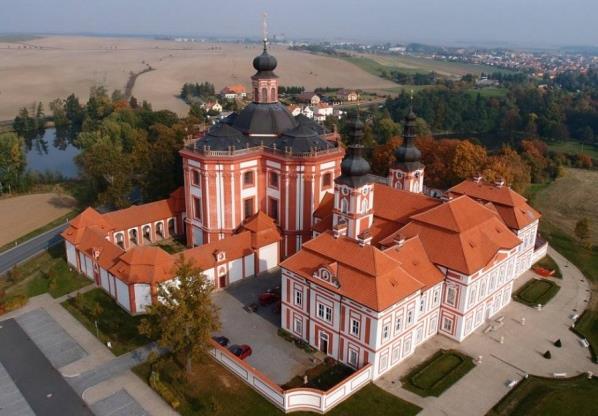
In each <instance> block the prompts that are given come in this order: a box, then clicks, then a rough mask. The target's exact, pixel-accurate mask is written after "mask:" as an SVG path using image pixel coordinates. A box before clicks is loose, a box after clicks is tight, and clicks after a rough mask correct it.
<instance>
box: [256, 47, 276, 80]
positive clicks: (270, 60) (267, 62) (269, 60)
mask: <svg viewBox="0 0 598 416" xmlns="http://www.w3.org/2000/svg"><path fill="white" fill-rule="evenodd" d="M277 65H278V62H277V61H276V58H275V57H273V56H272V55H270V54H269V53H268V48H267V46H266V41H264V51H263V52H262V54H261V55H258V56H256V57H255V58H253V67H254V68H255V70H256V71H257V72H258V73H271V72H272V71H274V70H275V69H276V66H277Z"/></svg>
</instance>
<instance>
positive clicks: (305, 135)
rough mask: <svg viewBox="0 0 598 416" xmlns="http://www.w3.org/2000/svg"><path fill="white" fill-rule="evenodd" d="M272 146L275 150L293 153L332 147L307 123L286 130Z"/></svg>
mask: <svg viewBox="0 0 598 416" xmlns="http://www.w3.org/2000/svg"><path fill="white" fill-rule="evenodd" d="M273 145H274V146H276V149H279V150H282V151H291V152H293V153H308V152H313V151H317V152H319V151H322V150H327V149H330V148H332V147H334V146H333V145H332V144H331V143H329V142H327V141H326V140H324V139H323V138H321V137H320V135H319V134H318V132H317V131H315V130H314V129H313V128H312V127H311V126H310V125H308V124H307V123H299V125H298V126H297V127H295V128H293V129H290V130H287V131H286V132H285V133H284V134H283V135H282V136H280V137H279V138H278V139H276V140H275V141H274V143H273Z"/></svg>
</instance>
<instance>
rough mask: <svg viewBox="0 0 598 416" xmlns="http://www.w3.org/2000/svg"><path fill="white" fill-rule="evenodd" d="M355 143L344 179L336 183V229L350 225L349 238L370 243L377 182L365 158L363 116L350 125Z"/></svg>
mask: <svg viewBox="0 0 598 416" xmlns="http://www.w3.org/2000/svg"><path fill="white" fill-rule="evenodd" d="M349 123H350V124H349V139H350V141H351V144H350V145H349V147H348V152H347V155H346V156H345V158H344V159H343V161H342V163H341V176H339V177H337V178H336V179H335V180H334V208H333V220H332V225H333V227H334V226H337V225H339V226H346V233H347V236H348V237H350V238H353V239H355V240H358V241H360V243H362V242H365V243H369V240H371V238H370V239H369V240H368V236H367V231H368V229H369V228H370V227H371V225H372V223H373V221H374V211H373V207H374V182H373V181H372V179H371V177H370V175H369V173H370V164H369V163H368V161H367V160H365V159H364V157H363V149H364V146H363V144H362V142H361V140H362V138H363V122H362V121H361V120H360V118H359V114H357V116H356V117H355V119H353V120H351V121H350V122H349Z"/></svg>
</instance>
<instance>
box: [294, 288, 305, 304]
mask: <svg viewBox="0 0 598 416" xmlns="http://www.w3.org/2000/svg"><path fill="white" fill-rule="evenodd" d="M295 305H297V306H303V292H302V291H301V290H297V289H295Z"/></svg>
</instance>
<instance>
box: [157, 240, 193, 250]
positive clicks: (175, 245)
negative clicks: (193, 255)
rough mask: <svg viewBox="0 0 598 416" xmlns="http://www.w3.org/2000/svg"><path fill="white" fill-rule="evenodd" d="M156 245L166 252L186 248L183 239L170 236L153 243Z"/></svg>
mask: <svg viewBox="0 0 598 416" xmlns="http://www.w3.org/2000/svg"><path fill="white" fill-rule="evenodd" d="M155 245H156V246H157V247H160V248H161V249H162V250H164V251H165V252H167V253H168V254H177V253H180V252H181V251H184V250H186V249H187V246H185V243H184V241H182V240H178V239H176V238H170V239H168V240H162V241H159V242H157V243H156V244H155Z"/></svg>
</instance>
